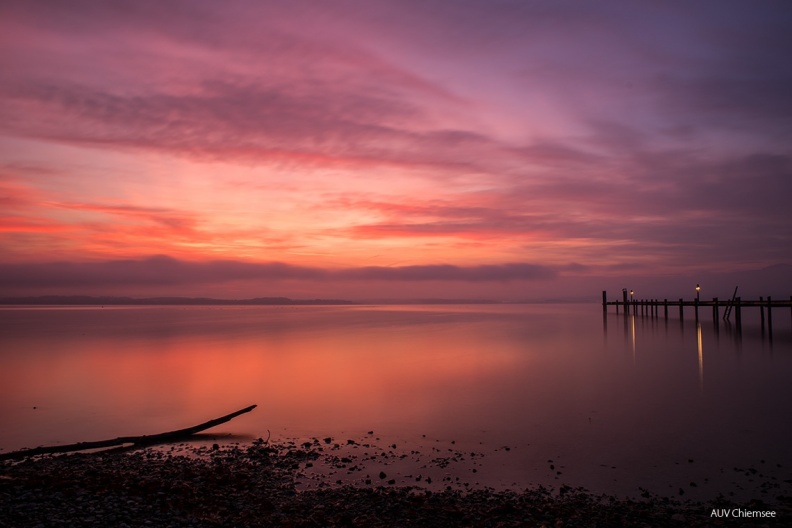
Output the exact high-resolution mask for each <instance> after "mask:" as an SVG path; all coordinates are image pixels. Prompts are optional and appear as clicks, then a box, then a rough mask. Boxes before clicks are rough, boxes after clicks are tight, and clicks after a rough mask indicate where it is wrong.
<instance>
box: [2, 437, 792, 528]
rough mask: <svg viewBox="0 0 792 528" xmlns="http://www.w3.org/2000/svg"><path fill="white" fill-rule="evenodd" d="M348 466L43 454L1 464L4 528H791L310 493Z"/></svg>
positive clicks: (291, 457)
mask: <svg viewBox="0 0 792 528" xmlns="http://www.w3.org/2000/svg"><path fill="white" fill-rule="evenodd" d="M320 464H338V459H337V457H335V455H333V456H330V455H328V453H327V451H325V450H324V449H323V448H322V446H321V444H320V442H319V441H315V442H313V443H305V444H304V445H299V444H295V443H293V442H285V443H280V444H270V443H268V442H265V441H262V440H258V441H255V442H253V443H252V444H249V445H245V446H239V445H225V446H220V445H214V446H204V447H196V446H188V447H184V446H181V447H180V448H179V449H174V448H173V447H171V448H170V450H168V449H160V448H149V449H145V450H133V451H129V450H126V451H123V450H121V451H114V452H102V453H90V454H73V455H60V456H42V457H35V458H30V459H26V460H23V461H21V462H14V463H12V462H6V463H3V464H2V465H0V527H2V528H11V527H14V528H19V527H42V528H43V527H57V526H64V527H66V526H69V527H79V526H96V527H100V526H101V527H107V526H117V527H122V528H123V527H127V528H133V527H139V526H144V527H145V526H152V527H219V526H229V527H231V526H235V527H236V526H239V527H248V526H249V527H254V526H283V527H306V528H307V527H336V526H343V527H368V526H371V527H402V526H405V527H406V526H427V527H435V526H436V527H441V526H442V527H454V526H470V527H479V526H481V527H489V526H491V527H511V526H546V527H574V526H579V527H619V526H639V527H643V526H651V527H657V526H660V527H663V526H694V527H695V526H732V525H734V524H735V521H737V522H738V523H739V525H740V526H745V525H749V526H783V525H788V524H786V523H788V522H789V520H790V519H792V499H790V497H788V496H783V495H781V496H778V497H774V498H773V499H772V500H773V502H772V503H765V502H761V501H751V502H742V503H740V504H734V503H733V502H732V501H730V500H728V499H725V498H723V497H716V498H713V499H712V500H711V501H709V502H689V501H688V502H686V501H681V500H679V499H676V498H667V497H658V496H653V495H650V494H648V493H647V494H645V496H644V497H642V498H641V499H640V500H637V499H624V498H617V497H612V496H606V495H597V494H593V493H589V492H587V491H586V490H584V489H581V488H570V487H567V486H563V485H562V486H560V487H559V488H557V489H549V488H545V487H536V488H531V489H525V490H505V491H504V490H494V489H491V488H484V489H472V488H471V489H465V488H462V489H460V488H453V487H451V486H448V487H446V488H443V489H440V490H437V489H435V490H431V489H427V487H425V486H420V485H419V484H420V483H419V482H417V483H416V485H415V486H412V485H402V484H401V483H399V484H395V483H393V481H392V480H390V479H388V478H387V476H386V475H384V474H379V473H378V474H373V475H363V477H364V478H363V480H362V482H363V483H362V484H354V485H353V484H348V483H344V482H342V481H340V480H339V481H322V482H319V483H318V485H315V486H310V487H307V488H306V487H304V486H300V485H299V481H300V479H301V478H304V477H305V472H306V471H310V470H312V469H313V468H314V467H315V465H320ZM732 508H740V509H742V510H743V511H745V510H748V511H774V512H775V515H776V516H775V518H741V519H739V520H738V519H734V518H718V517H713V516H712V512H713V510H716V509H717V510H727V509H732Z"/></svg>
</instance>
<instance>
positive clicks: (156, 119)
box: [0, 0, 792, 300]
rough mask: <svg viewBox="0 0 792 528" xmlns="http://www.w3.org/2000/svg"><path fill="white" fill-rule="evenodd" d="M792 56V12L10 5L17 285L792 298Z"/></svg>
mask: <svg viewBox="0 0 792 528" xmlns="http://www.w3.org/2000/svg"><path fill="white" fill-rule="evenodd" d="M790 53H792V5H790V3H788V2H785V1H781V0H776V1H773V0H766V1H762V2H748V1H729V0H711V1H707V0H700V1H697V2H688V1H681V0H680V1H638V2H623V1H618V2H617V1H598V2H590V1H564V0H561V1H559V0H553V1H550V0H547V1H541V0H537V1H502V0H474V1H471V0H453V1H452V0H443V1H438V0H421V1H418V0H398V1H396V0H392V1H386V0H359V1H358V0H355V1H351V0H334V1H332V2H319V1H295V2H281V1H240V0H230V1H224V2H215V1H200V0H198V1H169V2H160V1H148V0H143V1H139V0H137V1H117V2H104V1H83V0H73V1H70V2H59V1H39V2H27V1H21V0H20V1H16V0H6V1H4V2H2V4H0V296H17V295H42V294H58V295H67V294H89V295H129V296H133V297H144V296H159V295H184V296H213V297H218V298H229V299H233V298H250V297H257V296H287V297H293V298H316V297H320V298H346V299H353V300H360V299H385V298H399V299H413V298H455V299H460V298H464V299H470V298H487V299H500V300H541V299H578V298H582V299H589V298H590V299H595V300H596V299H599V298H600V296H601V291H602V290H608V291H609V296H611V297H613V298H615V297H617V296H619V295H620V292H621V289H622V288H623V287H627V288H633V289H635V290H636V297H640V296H642V294H643V295H646V296H655V297H663V296H667V297H670V298H676V297H677V296H691V297H692V296H693V295H694V293H695V292H694V291H693V288H694V286H695V284H696V283H700V284H701V287H702V292H701V295H702V297H703V298H709V297H712V296H720V297H728V296H730V295H731V293H732V290H733V288H734V286H738V285H739V286H740V288H741V293H743V296H744V298H745V296H746V295H748V296H750V295H751V294H755V295H761V294H763V295H768V294H773V295H775V296H788V295H792V278H791V277H792V267H790V266H792V228H791V227H790V226H792V207H790V198H792V61H791V60H790V59H789V57H790ZM611 292H612V294H611Z"/></svg>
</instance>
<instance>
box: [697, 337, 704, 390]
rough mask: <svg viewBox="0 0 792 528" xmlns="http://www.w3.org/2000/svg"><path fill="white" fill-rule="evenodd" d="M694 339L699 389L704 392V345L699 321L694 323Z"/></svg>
mask: <svg viewBox="0 0 792 528" xmlns="http://www.w3.org/2000/svg"><path fill="white" fill-rule="evenodd" d="M696 340H697V341H698V367H699V390H700V391H701V392H704V347H703V346H702V340H701V323H696Z"/></svg>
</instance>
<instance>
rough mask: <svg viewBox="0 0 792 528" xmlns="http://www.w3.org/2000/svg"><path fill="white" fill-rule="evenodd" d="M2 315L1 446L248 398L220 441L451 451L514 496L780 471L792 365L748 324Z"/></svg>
mask: <svg viewBox="0 0 792 528" xmlns="http://www.w3.org/2000/svg"><path fill="white" fill-rule="evenodd" d="M0 315H2V317H0V362H1V365H2V368H0V424H2V426H3V428H2V430H1V431H0V433H1V434H0V448H2V449H14V448H20V447H24V446H35V445H40V444H54V443H59V442H64V443H66V442H76V441H82V440H96V439H102V438H114V437H117V436H123V435H135V434H152V433H158V432H161V431H166V430H173V429H176V428H179V427H183V426H189V425H193V424H196V423H200V422H202V421H205V420H207V419H209V418H212V417H215V416H220V415H223V414H226V413H228V412H231V411H233V410H235V409H239V408H242V407H244V406H246V405H249V404H258V405H259V408H258V409H256V411H254V413H251V414H250V415H246V416H245V417H240V418H239V419H238V420H234V421H232V422H230V423H229V424H228V427H226V426H224V427H223V432H232V433H240V434H247V435H252V436H254V437H255V436H265V437H266V436H267V431H268V430H271V431H272V433H273V438H274V439H277V438H278V436H279V435H281V436H286V437H295V436H312V435H316V436H317V437H320V438H321V437H325V436H336V435H338V436H337V437H338V438H341V439H343V438H352V437H353V436H352V435H353V434H355V433H354V432H355V431H357V432H361V433H365V432H367V431H369V430H375V431H376V432H377V434H378V435H379V434H382V436H383V438H385V437H388V435H391V436H399V437H400V438H406V439H412V440H411V441H414V442H415V441H417V442H431V443H434V442H435V440H436V439H441V440H446V441H449V442H450V441H451V440H454V441H456V444H455V445H456V446H460V445H462V444H463V443H467V444H466V445H468V447H469V449H470V450H471V451H473V450H474V451H477V452H480V451H487V453H488V458H487V459H488V460H491V459H494V457H496V456H497V457H503V458H502V459H503V465H502V467H501V466H499V469H498V472H499V473H497V474H496V472H494V471H493V472H491V473H489V475H491V477H492V478H496V477H497V476H499V475H502V474H505V473H506V472H508V473H509V478H510V479H515V481H518V480H519V481H520V482H521V483H522V484H524V485H528V484H537V483H542V484H550V485H559V484H561V483H562V481H561V480H558V479H559V477H558V475H557V474H556V473H555V472H552V473H548V472H547V465H546V464H545V461H546V460H548V459H553V460H556V461H558V460H562V461H563V464H564V465H565V466H566V469H565V470H564V475H563V479H564V480H563V483H568V484H575V485H583V486H586V487H589V488H590V489H597V490H602V491H609V490H611V491H622V490H624V491H628V492H631V493H632V492H635V490H636V485H643V486H644V487H648V488H651V482H650V479H652V478H658V477H657V476H658V475H662V476H663V478H666V476H667V475H669V474H674V475H678V476H679V481H680V482H684V485H685V486H687V483H689V482H690V481H691V477H689V476H687V475H684V474H683V473H682V472H684V471H687V470H695V471H702V468H703V466H704V464H706V463H708V462H707V461H709V463H710V464H711V465H712V466H713V467H712V471H710V472H709V475H710V477H711V482H713V481H714V479H715V478H716V476H717V475H719V474H721V473H718V471H719V469H720V468H721V467H726V466H727V465H728V467H734V466H735V465H736V466H739V465H740V464H746V465H747V464H749V463H754V461H755V460H759V459H765V460H768V461H773V462H775V463H780V464H782V465H783V466H784V467H788V465H792V452H790V451H789V450H788V445H790V444H792V431H791V429H792V424H787V421H785V420H783V419H782V418H783V417H784V416H786V415H788V402H789V401H792V385H790V384H789V383H788V380H789V379H790V378H792V354H765V353H764V352H765V348H763V346H764V345H763V344H762V343H765V342H763V341H760V340H759V333H758V330H759V326H758V321H757V325H756V327H755V328H756V331H755V332H754V330H753V328H754V327H752V326H750V325H748V324H747V323H746V324H745V325H744V326H745V338H744V339H743V338H742V337H741V334H740V333H739V332H737V331H735V330H734V329H733V328H732V327H731V326H730V325H728V324H726V323H723V324H721V325H720V326H719V328H720V330H719V331H720V332H723V336H722V339H720V341H718V340H717V339H716V338H715V337H714V336H716V335H717V330H715V327H714V325H711V324H709V322H708V321H707V320H706V319H705V318H702V320H700V321H699V324H698V325H696V327H695V328H696V332H693V328H694V326H693V325H692V324H686V325H678V324H674V322H673V321H672V322H668V320H664V322H663V323H662V324H661V323H660V320H659V319H660V317H662V313H661V315H660V317H658V316H657V314H655V315H654V316H649V317H644V316H640V315H635V314H634V313H630V314H623V313H622V314H618V315H616V314H613V313H609V314H606V315H605V316H604V317H603V318H602V319H601V318H600V317H601V314H600V313H599V311H598V307H597V306H596V305H511V306H468V307H463V306H433V307H427V306H412V307H398V306H389V307H377V306H368V307H363V306H361V307H299V308H293V307H288V308H283V307H269V308H264V307H240V308H222V309H221V308H209V307H203V308H191V309H184V308H163V307H158V308H134V309H113V310H100V309H90V310H68V309H60V310H55V309H51V310H48V309H37V310H28V311H16V312H13V311H5V312H3V313H2V314H0ZM690 315H691V316H692V312H691V314H690ZM614 317H615V319H614ZM619 318H621V320H619ZM688 321H690V319H689V320H688ZM609 324H610V327H611V331H610V333H608V332H607V330H608V325H609ZM614 330H615V331H614ZM603 335H604V336H605V338H604V339H602V336H603ZM704 342H706V343H707V391H706V393H703V380H704V352H703V344H704ZM774 342H775V346H776V348H778V347H779V345H780V344H784V343H787V344H788V343H789V342H790V339H789V338H784V337H783V335H781V334H777V335H776V338H775V341H774ZM743 347H744V349H745V354H740V353H739V352H740V351H741V350H742V349H743ZM694 349H696V353H694V352H693V350H694ZM694 354H695V355H694ZM735 424H739V427H736V426H735ZM347 434H349V435H350V436H341V435H347ZM318 435H321V436H318ZM424 435H425V436H424ZM416 439H417V440H416ZM429 439H431V440H429ZM394 443H395V442H394ZM399 445H400V446H401V441H400V442H399ZM405 445H408V442H407V441H406V440H405ZM506 445H508V446H510V447H511V449H510V450H509V451H504V450H503V449H502V447H503V446H506ZM430 449H431V447H430ZM496 450H497V451H496ZM496 452H497V453H498V454H497V455H496V454H495V453H496ZM509 457H510V458H509ZM688 459H695V460H696V464H695V467H694V466H691V465H689V464H688V463H687V460H688ZM499 460H500V459H499ZM556 463H558V462H556ZM768 463H769V462H768ZM556 467H558V466H556ZM603 468H606V469H603ZM612 468H618V469H612ZM490 469H491V468H490ZM484 473H485V471H484V470H483V469H482V471H480V472H479V473H478V474H477V477H476V478H484V477H483V474H484ZM696 478H700V475H699V477H696ZM520 479H522V480H520ZM617 481H618V482H617ZM664 485H665V487H658V488H655V490H656V491H658V492H663V491H665V488H667V482H666V483H664ZM675 489H676V488H675ZM688 493H691V492H690V491H689V492H688ZM688 496H689V495H688Z"/></svg>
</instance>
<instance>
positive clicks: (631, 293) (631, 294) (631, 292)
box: [630, 290, 635, 301]
mask: <svg viewBox="0 0 792 528" xmlns="http://www.w3.org/2000/svg"><path fill="white" fill-rule="evenodd" d="M634 293H635V292H634V291H632V290H630V301H632V296H633V294H634Z"/></svg>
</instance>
